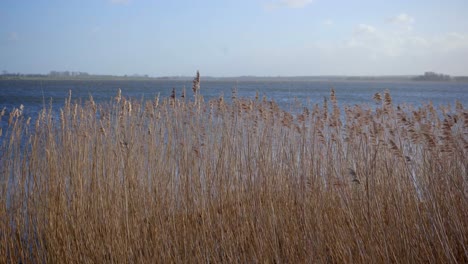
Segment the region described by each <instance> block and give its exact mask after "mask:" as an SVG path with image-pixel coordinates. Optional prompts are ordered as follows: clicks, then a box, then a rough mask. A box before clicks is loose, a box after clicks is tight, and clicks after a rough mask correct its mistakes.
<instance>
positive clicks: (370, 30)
mask: <svg viewBox="0 0 468 264" xmlns="http://www.w3.org/2000/svg"><path fill="white" fill-rule="evenodd" d="M376 31H377V30H376V29H375V27H373V26H370V25H367V24H359V25H358V26H357V27H356V28H355V29H354V33H353V34H354V35H370V34H374V33H376Z"/></svg>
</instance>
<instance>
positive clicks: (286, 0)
mask: <svg viewBox="0 0 468 264" xmlns="http://www.w3.org/2000/svg"><path fill="white" fill-rule="evenodd" d="M314 1H315V0H277V1H270V2H268V3H266V4H265V5H264V8H265V9H266V10H275V9H278V8H283V7H286V8H304V7H306V6H307V5H309V4H312V3H313V2H314Z"/></svg>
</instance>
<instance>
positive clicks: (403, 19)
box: [387, 13, 415, 30]
mask: <svg viewBox="0 0 468 264" xmlns="http://www.w3.org/2000/svg"><path fill="white" fill-rule="evenodd" d="M414 21H415V19H414V17H412V16H410V15H408V14H406V13H400V14H398V15H396V16H394V17H390V18H388V19H387V22H389V23H391V24H394V25H397V26H400V27H402V28H405V29H407V30H411V29H412V28H413V23H414Z"/></svg>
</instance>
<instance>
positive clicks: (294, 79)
mask: <svg viewBox="0 0 468 264" xmlns="http://www.w3.org/2000/svg"><path fill="white" fill-rule="evenodd" d="M417 77H418V76H416V75H415V76H377V77H373V76H297V77H257V76H239V77H209V76H207V77H202V80H203V81H221V82H224V81H226V82H236V81H237V82H320V81H322V82H421V83H424V82H427V83H434V82H435V83H465V82H468V77H466V76H459V77H458V76H457V77H452V78H451V79H450V80H420V79H417ZM13 80H18V81H192V80H193V77H186V76H182V77H177V76H175V77H173V76H170V77H132V76H129V77H124V76H88V77H50V76H0V81H13Z"/></svg>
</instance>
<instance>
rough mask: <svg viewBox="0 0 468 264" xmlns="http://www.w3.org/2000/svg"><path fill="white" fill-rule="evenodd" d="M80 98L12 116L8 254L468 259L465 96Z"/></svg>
mask: <svg viewBox="0 0 468 264" xmlns="http://www.w3.org/2000/svg"><path fill="white" fill-rule="evenodd" d="M197 78H199V74H198V73H197V77H196V78H195V79H197ZM198 89H199V88H198ZM198 89H197V90H196V91H194V92H195V93H198ZM374 97H376V96H374ZM186 99H187V98H186ZM377 99H378V98H377ZM71 100H72V98H71V94H70V97H69V98H68V99H67V100H66V103H65V106H64V109H62V111H60V112H59V116H60V118H59V120H54V119H53V115H54V112H53V111H52V110H51V109H44V110H43V111H41V113H40V114H39V115H38V118H37V119H36V123H35V129H28V126H30V124H29V121H28V120H27V118H24V115H23V111H22V109H21V108H18V109H16V110H12V111H11V113H10V115H8V116H2V117H1V118H6V119H7V120H8V121H9V123H10V126H9V127H8V128H7V129H6V130H3V131H2V133H3V135H2V142H3V145H2V146H1V151H0V164H1V165H0V262H2V263H17V262H23V263H25V262H32V263H34V262H36V263H37V262H103V263H108V262H154V261H157V262H193V263H199V262H294V263H296V262H298V263H303V262H314V261H315V262H353V263H375V262H400V261H403V262H434V263H447V262H451V263H455V262H460V263H463V262H468V251H467V248H466V246H465V245H467V244H468V237H467V236H466V234H468V225H467V224H466V219H467V217H468V215H467V213H466V208H468V200H467V199H466V197H467V196H466V190H467V188H468V187H467V186H468V184H467V181H468V179H467V178H466V171H467V168H466V162H465V160H466V141H467V140H466V135H467V132H466V131H467V129H466V128H467V127H468V125H467V124H468V114H467V112H466V110H464V108H463V106H462V105H461V104H457V105H456V109H455V110H456V115H454V114H453V113H450V111H448V109H446V110H442V111H445V112H446V113H445V114H444V118H445V120H442V121H440V120H438V115H439V113H438V112H436V110H435V109H434V107H433V106H432V105H430V104H429V105H425V106H423V107H420V108H418V109H413V108H411V107H407V106H394V105H393V104H392V101H391V97H390V94H389V93H388V91H386V92H385V93H384V103H383V104H384V105H383V106H381V107H377V109H375V111H374V110H372V109H370V108H369V107H366V106H355V107H345V108H344V109H345V111H344V115H345V116H344V118H343V117H342V114H341V112H340V111H339V109H338V107H339V106H338V102H337V100H336V95H335V91H334V90H332V91H331V94H330V101H331V103H332V107H333V112H332V113H331V115H329V113H328V105H327V100H326V98H325V100H324V103H323V105H322V106H321V107H320V106H319V105H314V106H307V105H306V106H305V107H303V106H302V105H298V106H297V107H299V108H298V109H302V110H301V111H299V112H298V113H292V112H288V111H285V110H282V109H281V108H280V107H279V106H278V105H277V104H276V103H275V102H273V101H268V100H267V99H266V97H264V99H262V100H261V101H259V100H258V99H255V100H250V99H243V98H238V97H237V94H236V95H235V98H234V100H233V102H232V103H227V102H225V100H224V99H223V97H220V98H219V99H216V100H215V101H209V102H204V101H203V99H202V97H201V95H200V97H197V98H196V99H195V100H194V101H191V100H180V101H179V100H177V99H176V97H175V93H174V96H173V98H161V99H160V98H159V96H158V97H156V98H155V99H154V100H153V101H152V102H139V101H135V100H128V99H126V98H124V97H123V96H122V95H121V92H120V90H119V91H118V94H117V96H116V100H114V101H113V102H112V103H110V105H104V104H101V103H97V102H94V101H93V100H92V97H90V99H89V100H88V101H87V102H85V103H84V104H78V103H75V104H73V103H72V101H71ZM307 107H311V108H310V109H311V110H310V111H309V110H308V109H309V108H307ZM338 120H340V121H341V120H344V121H345V124H344V125H343V126H341V125H340V124H339V123H338ZM439 123H440V124H439ZM338 127H339V129H337V128H338ZM289 128H291V129H289ZM463 144H465V147H464V148H463V147H461V146H462V145H463ZM24 146H27V147H24ZM440 150H444V151H445V152H441V151H440ZM350 178H351V179H350ZM414 184H416V185H414ZM415 186H416V187H415ZM415 190H416V191H415ZM418 190H423V192H422V194H423V195H422V196H421V195H419V193H418Z"/></svg>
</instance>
